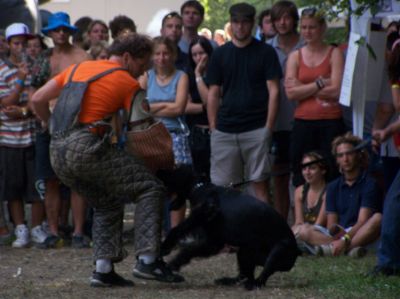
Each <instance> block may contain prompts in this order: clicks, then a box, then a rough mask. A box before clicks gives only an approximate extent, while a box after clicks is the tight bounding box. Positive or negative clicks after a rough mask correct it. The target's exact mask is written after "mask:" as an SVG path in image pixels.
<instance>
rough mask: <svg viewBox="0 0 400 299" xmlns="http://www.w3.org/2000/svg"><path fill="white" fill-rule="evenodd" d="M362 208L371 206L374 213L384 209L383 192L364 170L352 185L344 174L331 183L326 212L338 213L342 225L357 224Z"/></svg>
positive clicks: (328, 188) (328, 189) (327, 194)
mask: <svg viewBox="0 0 400 299" xmlns="http://www.w3.org/2000/svg"><path fill="white" fill-rule="evenodd" d="M361 208H369V209H371V210H372V212H373V213H374V212H381V211H382V196H381V192H380V189H379V187H378V185H377V183H376V181H375V180H374V179H373V178H372V177H370V176H369V175H367V174H366V173H365V172H364V173H361V174H360V176H359V177H358V178H357V180H356V181H355V182H354V184H352V185H351V186H349V185H348V184H347V183H346V182H345V179H344V177H343V176H340V177H339V178H337V179H336V180H334V181H332V182H331V183H329V185H328V187H327V190H326V212H327V213H335V214H337V215H338V218H339V221H338V222H339V224H340V225H341V226H342V227H344V228H347V227H351V226H353V225H354V224H356V222H357V219H358V213H359V211H360V209H361Z"/></svg>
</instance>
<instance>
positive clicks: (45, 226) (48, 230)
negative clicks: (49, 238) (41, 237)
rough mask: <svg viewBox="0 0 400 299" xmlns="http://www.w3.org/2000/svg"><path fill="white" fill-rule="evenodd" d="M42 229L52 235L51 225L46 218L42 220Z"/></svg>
mask: <svg viewBox="0 0 400 299" xmlns="http://www.w3.org/2000/svg"><path fill="white" fill-rule="evenodd" d="M42 230H44V232H45V233H46V234H47V235H51V232H50V226H49V223H48V222H47V221H46V220H45V221H43V222H42Z"/></svg>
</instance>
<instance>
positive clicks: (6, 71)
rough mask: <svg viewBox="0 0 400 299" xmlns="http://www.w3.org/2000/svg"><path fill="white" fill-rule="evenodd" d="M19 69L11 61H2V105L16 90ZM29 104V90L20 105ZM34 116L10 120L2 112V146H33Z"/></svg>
mask: <svg viewBox="0 0 400 299" xmlns="http://www.w3.org/2000/svg"><path fill="white" fill-rule="evenodd" d="M17 73H18V69H17V68H16V67H15V66H13V65H12V64H11V63H10V62H9V61H7V62H5V61H2V60H0V103H1V99H2V98H4V97H6V96H8V95H10V94H11V92H13V90H14V89H15V88H16V86H15V85H16V80H17V79H18V77H17ZM25 86H30V76H27V79H26V80H25ZM27 102H28V92H27V89H26V88H25V90H24V91H23V92H22V93H21V95H20V98H19V103H18V105H21V106H25V105H26V103H27ZM35 124H36V120H35V117H34V116H31V117H28V118H26V117H24V118H9V117H8V116H7V115H5V113H4V112H3V111H2V110H0V146H6V147H14V148H24V147H28V146H31V145H32V144H33V142H34V138H35Z"/></svg>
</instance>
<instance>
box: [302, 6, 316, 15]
mask: <svg viewBox="0 0 400 299" xmlns="http://www.w3.org/2000/svg"><path fill="white" fill-rule="evenodd" d="M316 14H317V9H316V8H315V7H309V8H305V9H303V10H302V12H301V16H302V17H314V16H315V15H316Z"/></svg>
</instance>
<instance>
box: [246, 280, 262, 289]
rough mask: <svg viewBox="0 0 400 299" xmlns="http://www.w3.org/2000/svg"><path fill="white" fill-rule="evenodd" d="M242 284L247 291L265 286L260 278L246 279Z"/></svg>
mask: <svg viewBox="0 0 400 299" xmlns="http://www.w3.org/2000/svg"><path fill="white" fill-rule="evenodd" d="M243 286H244V288H245V289H246V290H248V291H252V290H258V289H261V288H263V287H264V286H265V281H261V280H260V279H256V280H254V279H247V280H246V281H244V283H243Z"/></svg>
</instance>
